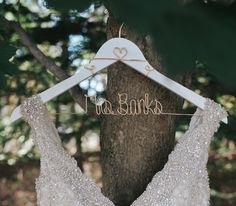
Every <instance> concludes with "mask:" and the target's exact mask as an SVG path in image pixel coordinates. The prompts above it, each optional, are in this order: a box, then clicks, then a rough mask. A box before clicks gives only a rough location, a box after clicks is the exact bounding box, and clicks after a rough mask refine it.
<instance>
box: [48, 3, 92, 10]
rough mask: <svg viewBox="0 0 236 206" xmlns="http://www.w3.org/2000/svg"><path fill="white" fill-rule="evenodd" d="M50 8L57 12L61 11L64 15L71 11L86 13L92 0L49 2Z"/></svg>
mask: <svg viewBox="0 0 236 206" xmlns="http://www.w3.org/2000/svg"><path fill="white" fill-rule="evenodd" d="M47 2H48V6H49V8H50V7H51V8H54V9H55V10H59V11H60V12H62V13H67V12H69V11H70V10H78V11H84V10H85V9H87V8H88V7H89V6H90V4H91V2H92V1H91V0H71V1H69V2H67V1H64V0H47Z"/></svg>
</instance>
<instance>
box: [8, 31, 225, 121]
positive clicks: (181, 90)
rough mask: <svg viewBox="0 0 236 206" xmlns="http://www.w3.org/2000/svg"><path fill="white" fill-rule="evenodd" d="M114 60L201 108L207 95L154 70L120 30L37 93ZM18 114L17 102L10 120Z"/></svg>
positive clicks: (55, 90)
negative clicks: (77, 66) (71, 72)
mask: <svg viewBox="0 0 236 206" xmlns="http://www.w3.org/2000/svg"><path fill="white" fill-rule="evenodd" d="M117 61H121V62H123V63H124V64H126V65H128V66H130V67H131V68H133V69H135V70H136V71H138V72H140V73H141V74H143V75H145V76H147V77H148V78H150V79H152V80H153V81H155V82H157V83H159V84H161V85H162V86H164V87H166V88H167V89H169V90H171V91H172V92H174V93H176V94H177V95H179V96H181V97H183V98H184V99H186V100H188V101H189V102H191V103H192V104H194V105H195V106H197V107H199V108H201V109H203V110H204V106H205V102H206V98H204V97H202V96H200V95H198V94H197V93H195V92H193V91H191V90H190V89H188V88H186V87H184V86H182V85H181V84H179V83H177V82H175V81H173V80H171V79H170V78H168V77H166V76H164V75H163V74H161V73H160V72H158V71H157V70H155V69H154V68H153V67H152V66H151V65H150V64H149V63H148V61H147V60H146V59H145V57H144V55H143V54H142V52H141V51H140V49H139V48H138V47H137V46H136V45H135V44H134V43H133V42H131V41H129V40H127V39H124V38H120V31H119V38H113V39H110V40H108V41H107V42H105V43H104V44H103V45H102V46H101V48H100V49H99V50H98V52H97V54H96V55H95V57H94V59H93V60H92V61H91V62H90V63H89V64H88V65H87V66H85V67H84V68H83V69H82V70H81V71H79V72H78V73H76V74H74V75H73V76H71V77H69V78H68V79H66V80H64V81H62V82H60V83H58V84H56V85H54V86H53V87H51V88H49V89H47V90H45V91H43V92H41V93H39V96H40V97H41V99H42V101H43V102H44V103H46V102H48V101H50V100H51V99H53V98H55V97H57V96H59V95H60V94H62V93H64V92H65V91H67V90H69V89H70V88H72V87H73V86H75V85H77V84H78V83H80V82H81V81H83V80H85V79H87V78H89V77H90V76H92V75H93V74H95V73H97V72H99V71H100V70H102V69H104V68H106V67H108V66H110V65H111V64H113V63H115V62H117ZM19 118H21V113H20V106H18V107H17V108H16V109H15V110H14V111H13V112H12V115H11V122H14V121H16V120H17V119H19ZM222 121H223V122H224V123H226V124H227V123H228V120H227V118H224V119H222Z"/></svg>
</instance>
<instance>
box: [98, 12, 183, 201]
mask: <svg viewBox="0 0 236 206" xmlns="http://www.w3.org/2000/svg"><path fill="white" fill-rule="evenodd" d="M119 28H120V24H118V23H117V22H116V20H115V19H114V17H112V16H110V17H109V20H108V29H107V36H108V38H112V37H117V36H118V30H119ZM122 35H123V36H125V38H127V39H129V40H131V41H133V42H134V43H136V44H137V45H138V47H139V48H140V49H141V50H142V52H143V54H144V56H145V57H146V59H147V60H148V61H149V62H150V64H151V65H152V66H153V67H154V68H155V69H157V70H159V71H162V72H163V69H162V68H161V66H160V63H159V61H158V58H157V55H156V54H155V53H154V52H153V51H152V49H151V47H150V45H148V43H147V41H146V38H144V37H142V36H139V35H137V34H135V33H134V32H132V31H130V30H128V29H127V28H126V27H124V28H123V30H122ZM121 47H122V45H121ZM118 93H127V95H128V102H129V101H130V100H131V99H135V100H139V99H142V98H144V96H145V94H149V98H150V100H153V99H158V100H159V101H160V102H161V103H162V105H163V111H166V112H167V111H168V112H176V111H177V110H178V109H179V108H180V106H181V105H182V100H181V99H180V98H179V97H177V96H176V95H175V94H173V93H171V92H170V91H169V90H167V89H165V88H163V87H162V86H160V85H159V84H157V83H155V82H153V81H152V80H150V79H148V78H146V77H145V76H143V75H141V74H139V73H137V72H136V71H134V70H133V69H131V68H129V67H127V66H125V65H124V64H122V63H116V64H115V65H113V66H111V67H110V68H109V69H108V84H107V93H106V99H107V100H109V101H110V102H111V103H112V105H113V106H114V107H115V108H117V107H118V104H117V103H118ZM175 121H176V118H175V117H174V116H164V115H162V116H158V115H153V114H151V113H150V114H148V115H144V114H140V115H136V116H112V115H104V116H103V117H102V123H101V149H102V150H101V151H102V168H103V193H104V194H105V195H106V196H107V197H109V198H110V199H111V200H112V201H113V202H114V204H115V205H116V206H128V205H130V204H131V203H132V202H133V201H134V200H135V199H136V198H137V197H138V196H139V195H140V194H142V192H143V191H144V190H145V188H146V186H147V184H148V183H149V182H150V181H151V179H152V177H153V176H154V174H155V173H156V172H157V171H159V170H161V169H162V168H163V166H164V164H165V163H166V161H167V157H168V154H169V153H170V152H171V151H172V149H173V147H174V139H175V130H176V128H175Z"/></svg>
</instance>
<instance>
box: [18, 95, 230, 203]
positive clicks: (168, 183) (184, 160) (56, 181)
mask: <svg viewBox="0 0 236 206" xmlns="http://www.w3.org/2000/svg"><path fill="white" fill-rule="evenodd" d="M205 108H206V109H205V110H204V111H203V110H201V109H197V111H196V112H195V114H194V116H193V117H192V119H191V122H190V126H189V129H188V130H187V132H186V133H185V135H184V136H183V137H182V138H181V140H180V141H179V143H178V144H177V145H176V147H175V149H174V151H173V152H172V153H171V154H170V155H169V159H168V162H167V163H166V165H165V167H164V168H163V169H162V171H160V172H158V173H157V174H156V175H155V176H154V177H153V179H152V181H151V182H150V183H149V184H148V186H147V189H146V191H144V193H143V194H142V195H141V196H140V197H139V198H138V199H137V200H135V201H134V203H133V204H132V205H131V206H207V205H209V197H210V191H209V183H208V174H207V169H206V164H207V159H208V146H209V143H210V141H211V139H212V136H213V135H214V133H215V132H216V131H217V129H218V127H219V123H220V120H221V119H222V118H224V117H226V116H227V113H226V112H225V110H224V109H223V108H222V107H221V106H220V105H219V104H216V103H215V102H213V101H211V100H207V103H206V107H205ZM21 113H22V115H23V118H24V119H25V121H27V122H28V123H29V125H30V126H31V128H32V137H33V140H34V143H35V144H36V145H37V146H38V148H39V151H40V155H41V158H40V159H41V168H40V176H39V178H38V179H37V180H36V191H37V205H39V206H114V204H113V202H112V201H110V200H109V199H108V198H106V197H105V196H104V195H103V194H102V193H101V190H100V188H99V187H98V186H96V184H95V183H94V182H93V181H91V180H90V179H89V178H88V177H86V176H85V175H84V174H83V173H82V172H81V170H80V169H79V168H78V167H77V163H76V161H75V160H74V159H73V158H72V157H70V155H69V154H67V153H66V151H65V150H64V149H63V147H62V145H61V140H60V138H59V135H58V132H57V130H56V128H55V126H54V124H53V122H52V120H51V119H50V116H49V112H48V110H47V108H46V106H45V105H44V104H43V103H42V101H41V99H40V97H39V96H33V97H32V98H30V99H27V100H26V101H25V102H24V103H23V104H22V106H21Z"/></svg>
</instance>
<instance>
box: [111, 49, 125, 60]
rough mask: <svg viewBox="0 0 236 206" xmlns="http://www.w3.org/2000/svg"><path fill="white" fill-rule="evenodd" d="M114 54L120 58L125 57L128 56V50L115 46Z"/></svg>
mask: <svg viewBox="0 0 236 206" xmlns="http://www.w3.org/2000/svg"><path fill="white" fill-rule="evenodd" d="M113 54H114V55H115V56H116V57H117V58H118V59H123V58H124V57H126V55H127V54H128V50H127V49H126V48H125V47H122V48H120V47H115V48H114V49H113Z"/></svg>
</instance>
